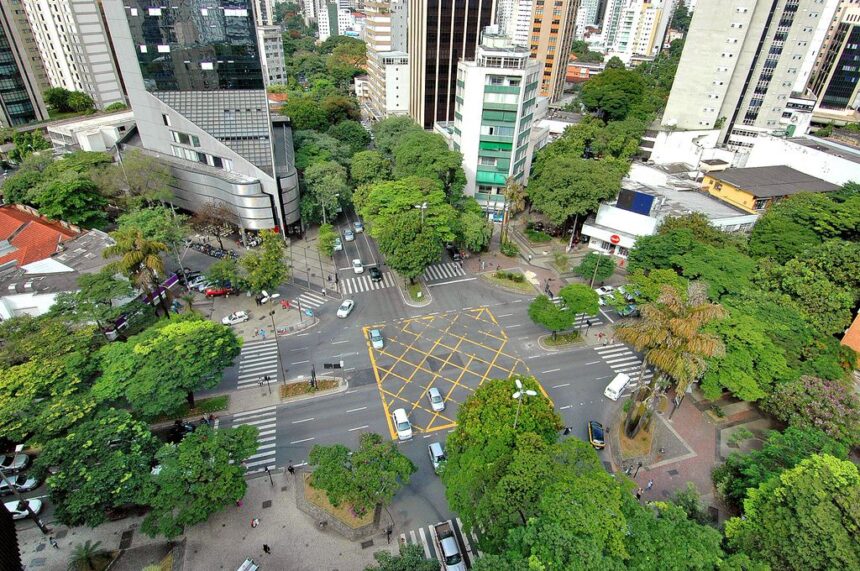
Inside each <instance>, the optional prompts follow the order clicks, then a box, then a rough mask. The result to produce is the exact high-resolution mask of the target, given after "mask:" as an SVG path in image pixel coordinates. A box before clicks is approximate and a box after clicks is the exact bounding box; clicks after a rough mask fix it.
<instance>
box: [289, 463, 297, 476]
mask: <svg viewBox="0 0 860 571" xmlns="http://www.w3.org/2000/svg"><path fill="white" fill-rule="evenodd" d="M287 472H289V473H290V476H295V474H296V469H295V468H293V465H292V464H290V465H289V466H287Z"/></svg>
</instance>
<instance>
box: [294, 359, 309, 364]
mask: <svg viewBox="0 0 860 571" xmlns="http://www.w3.org/2000/svg"><path fill="white" fill-rule="evenodd" d="M303 363H310V361H307V360H305V361H296V362H295V363H290V365H301V364H303Z"/></svg>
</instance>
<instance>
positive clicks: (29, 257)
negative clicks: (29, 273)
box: [0, 206, 77, 266]
mask: <svg viewBox="0 0 860 571" xmlns="http://www.w3.org/2000/svg"><path fill="white" fill-rule="evenodd" d="M75 236H77V233H76V232H74V231H72V230H70V229H68V228H64V227H63V226H62V225H60V224H57V223H55V222H49V221H47V220H43V219H41V218H38V217H36V216H33V215H31V214H28V213H27V212H23V211H21V210H18V209H16V208H14V207H10V206H4V207H0V240H9V243H10V244H11V245H12V246H14V247H15V251H14V252H10V253H8V254H6V255H5V256H3V257H0V264H5V263H7V262H10V261H12V260H15V261H16V262H17V265H18V266H25V265H27V264H30V263H32V262H37V261H39V260H43V259H45V258H47V257H49V256H50V255H51V254H53V253H55V252H56V251H57V245H58V244H59V243H60V242H64V241H66V240H69V239H71V238H74V237H75ZM10 238H11V239H10Z"/></svg>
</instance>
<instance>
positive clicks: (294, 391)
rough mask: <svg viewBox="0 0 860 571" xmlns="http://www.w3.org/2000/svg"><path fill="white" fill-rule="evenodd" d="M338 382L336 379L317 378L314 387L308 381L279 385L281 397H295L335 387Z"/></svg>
mask: <svg viewBox="0 0 860 571" xmlns="http://www.w3.org/2000/svg"><path fill="white" fill-rule="evenodd" d="M338 384H339V383H338V381H333V380H328V379H322V380H320V379H317V386H316V388H312V387H311V384H310V383H309V382H308V381H299V382H298V383H289V384H287V385H281V388H280V392H281V398H282V399H285V398H287V397H297V396H301V395H310V394H313V393H318V392H320V391H329V390H331V389H336V388H337V387H338Z"/></svg>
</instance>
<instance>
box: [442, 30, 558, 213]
mask: <svg viewBox="0 0 860 571" xmlns="http://www.w3.org/2000/svg"><path fill="white" fill-rule="evenodd" d="M530 56H531V53H530V51H529V48H528V47H526V46H515V45H514V44H513V43H512V42H511V40H510V39H509V38H507V37H505V36H502V35H498V34H497V29H495V27H493V28H488V29H487V30H485V32H484V35H483V38H482V41H481V45H480V46H479V47H478V51H477V54H476V56H475V58H474V59H472V60H460V63H459V64H458V65H457V97H456V107H455V112H454V123H453V128H452V129H451V141H452V146H453V148H454V149H455V150H458V151H460V152H461V153H462V154H463V170H464V171H465V173H466V187H465V189H464V192H465V194H467V195H469V196H475V198H476V199H477V200H478V203H479V204H480V205H481V206H482V207H483V208H484V209H485V210H486V211H487V212H489V213H498V212H503V211H504V206H505V198H504V187H505V183H506V182H507V180H508V179H509V178H511V177H512V178H513V179H514V180H516V181H518V182H521V183H525V182H526V180H525V176H526V174H525V173H526V171H527V169H528V165H529V164H530V163H531V156H530V153H529V148H530V147H529V138H530V135H531V127H532V120H533V114H534V110H535V101H536V99H537V94H538V87H539V79H540V72H541V67H542V66H541V64H540V62H538V61H536V60H534V59H532V58H531V57H530Z"/></svg>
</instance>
